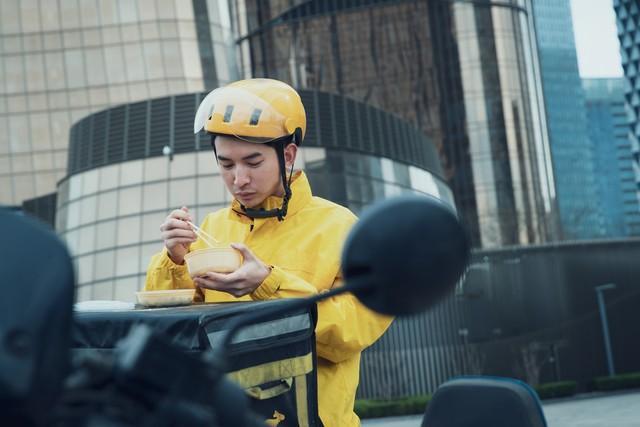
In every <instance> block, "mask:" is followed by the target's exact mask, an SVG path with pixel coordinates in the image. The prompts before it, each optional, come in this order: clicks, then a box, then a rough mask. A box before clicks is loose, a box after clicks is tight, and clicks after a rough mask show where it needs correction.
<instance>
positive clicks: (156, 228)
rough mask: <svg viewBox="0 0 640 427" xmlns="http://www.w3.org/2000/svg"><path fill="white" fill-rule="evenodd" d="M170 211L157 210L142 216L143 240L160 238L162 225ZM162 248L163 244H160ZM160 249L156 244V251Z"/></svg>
mask: <svg viewBox="0 0 640 427" xmlns="http://www.w3.org/2000/svg"><path fill="white" fill-rule="evenodd" d="M167 215H169V212H157V213H150V214H146V215H144V216H143V217H142V241H143V242H149V241H155V240H160V225H161V224H162V223H163V222H164V220H165V218H166V217H167ZM160 248H162V246H160ZM158 250H159V249H158V247H157V246H156V249H155V252H157V251H158Z"/></svg>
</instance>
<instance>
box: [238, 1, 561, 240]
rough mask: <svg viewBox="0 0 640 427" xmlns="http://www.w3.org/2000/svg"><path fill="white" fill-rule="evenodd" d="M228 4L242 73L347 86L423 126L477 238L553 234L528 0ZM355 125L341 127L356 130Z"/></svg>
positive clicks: (344, 90) (341, 89) (327, 87)
mask: <svg viewBox="0 0 640 427" xmlns="http://www.w3.org/2000/svg"><path fill="white" fill-rule="evenodd" d="M231 4H232V7H231V9H232V16H233V22H232V26H233V28H234V31H235V34H236V38H237V43H238V47H239V67H240V70H241V72H242V73H243V74H244V76H245V77H248V76H255V77H274V78H278V79H281V80H284V81H287V82H289V83H291V84H293V85H294V86H297V87H302V88H313V89H319V90H322V91H327V92H333V93H340V94H343V95H346V96H348V97H352V98H354V99H357V100H360V101H362V102H366V103H368V104H371V105H374V106H377V107H379V108H381V109H383V110H385V111H387V112H390V113H392V114H396V115H399V116H400V117H402V118H404V119H406V120H409V121H411V122H413V123H415V124H416V125H417V126H418V127H419V128H420V129H422V131H423V132H424V133H425V134H426V135H428V137H429V138H430V139H431V140H433V141H434V143H435V145H436V147H437V149H438V152H439V154H440V157H441V160H442V163H443V168H444V175H445V178H446V179H447V181H448V182H449V183H450V185H451V187H452V189H453V192H454V194H455V198H456V205H457V206H458V208H459V211H460V214H461V216H462V218H463V219H464V221H465V222H466V225H467V228H468V229H469V231H470V233H471V235H472V239H473V242H474V245H476V246H484V247H495V246H502V245H512V244H528V243H535V242H544V241H548V240H551V239H553V238H554V237H555V235H556V234H555V233H556V223H555V220H554V215H555V194H554V182H553V172H552V170H551V165H550V159H549V150H548V145H547V140H546V135H547V134H546V127H545V117H544V114H543V104H542V93H541V90H540V82H539V76H538V70H537V62H536V61H537V60H536V58H535V55H536V48H535V37H534V35H533V27H532V23H531V22H530V20H529V17H528V11H530V8H529V6H530V5H529V3H528V2H526V1H524V0H520V1H516V0H513V1H500V2H497V1H496V2H491V1H486V2H484V1H483V2H453V1H426V0H422V1H419V0H412V1H411V0H408V1H394V2H390V1H381V0H367V1H355V0H354V1H340V2H324V1H273V2H261V1H257V0H235V1H232V2H231ZM347 130H348V129H344V130H343V131H342V132H339V133H337V134H335V136H334V137H335V138H338V139H348V138H349V137H350V136H349V134H348V133H347ZM392 139H394V140H395V143H396V144H398V145H402V143H403V142H402V137H399V138H398V137H397V136H396V135H392Z"/></svg>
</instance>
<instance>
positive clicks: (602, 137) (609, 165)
mask: <svg viewBox="0 0 640 427" xmlns="http://www.w3.org/2000/svg"><path fill="white" fill-rule="evenodd" d="M582 85H583V87H584V93H585V101H586V104H585V105H586V109H587V124H588V130H589V138H590V139H591V142H592V143H593V146H594V153H595V156H594V165H595V177H596V183H597V185H598V190H599V200H598V202H599V203H600V205H601V209H602V214H603V219H604V227H605V231H606V236H607V237H623V236H631V235H636V236H637V235H638V234H640V207H639V206H638V199H637V198H636V185H635V179H634V175H633V170H632V167H631V164H632V163H631V162H632V153H631V143H630V141H629V124H628V122H627V113H626V110H625V105H624V103H625V100H624V79H622V78H609V79H607V78H601V79H583V80H582Z"/></svg>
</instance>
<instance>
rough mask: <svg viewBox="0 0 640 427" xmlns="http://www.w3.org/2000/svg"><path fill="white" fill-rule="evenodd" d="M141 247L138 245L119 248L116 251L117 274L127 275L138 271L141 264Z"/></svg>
mask: <svg viewBox="0 0 640 427" xmlns="http://www.w3.org/2000/svg"><path fill="white" fill-rule="evenodd" d="M139 253H140V249H139V247H138V246H132V247H130V248H123V249H118V250H117V251H116V276H126V275H128V274H135V273H137V272H138V267H139V265H140V260H139V256H140V254H139Z"/></svg>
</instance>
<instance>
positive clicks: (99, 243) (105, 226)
mask: <svg viewBox="0 0 640 427" xmlns="http://www.w3.org/2000/svg"><path fill="white" fill-rule="evenodd" d="M115 244H116V223H115V221H105V222H101V223H99V224H97V225H96V249H97V250H101V249H106V248H112V247H114V246H115Z"/></svg>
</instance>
